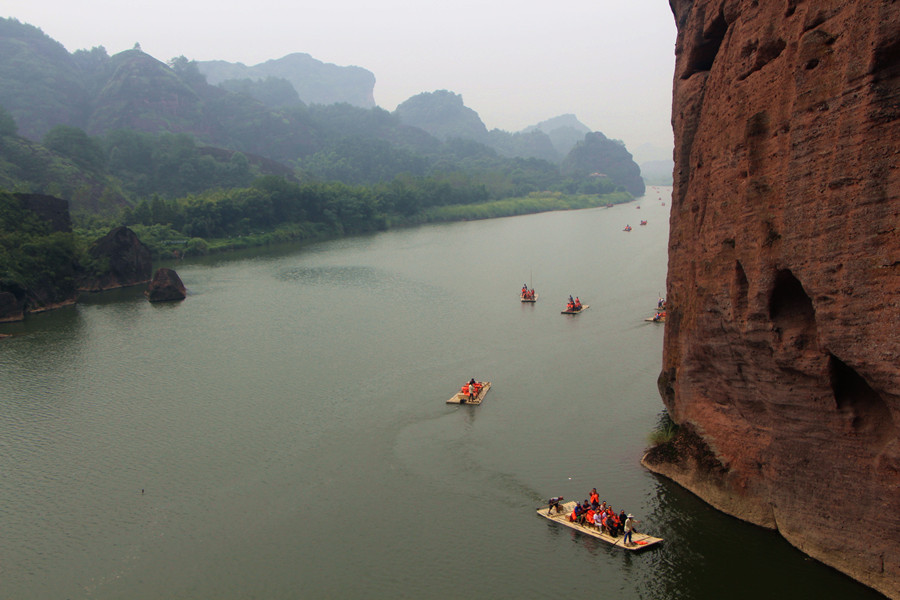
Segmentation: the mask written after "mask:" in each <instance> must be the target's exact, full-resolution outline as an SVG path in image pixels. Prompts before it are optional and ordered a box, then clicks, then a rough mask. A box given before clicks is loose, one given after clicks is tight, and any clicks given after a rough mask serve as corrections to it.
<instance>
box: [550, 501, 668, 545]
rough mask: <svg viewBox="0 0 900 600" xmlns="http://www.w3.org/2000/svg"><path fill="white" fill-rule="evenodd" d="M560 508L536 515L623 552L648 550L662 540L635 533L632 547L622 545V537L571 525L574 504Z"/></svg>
mask: <svg viewBox="0 0 900 600" xmlns="http://www.w3.org/2000/svg"><path fill="white" fill-rule="evenodd" d="M560 508H562V512H559V513H552V514H549V515H548V514H547V508H546V507H545V508H539V509H538V510H537V514H538V515H540V516H542V517H544V518H545V519H548V520H550V521H553V522H554V523H559V524H560V525H565V526H566V527H568V528H569V529H574V530H575V531H577V532H579V533H583V534H584V535H589V536H591V537H593V538H597V539H598V540H603V541H604V542H606V543H607V544H612V545H613V546H615V547H616V548H622V549H623V550H630V551H631V552H638V551H640V550H644V549H646V548H650V547H651V546H655V545H656V544H658V543H660V542H662V538H658V537H653V536H651V535H647V534H646V533H638V532H637V531H635V532H634V533H632V534H631V540H632V542H633V543H632V545H630V546H626V545H625V544H623V543H622V540H623V539H624V536H621V535H620V536H619V537H612V536H611V535H609V534H608V533H601V532H600V530H599V529H595V528H594V527H585V526H584V525H579V524H578V523H572V522H571V521H569V515H570V514H572V511H573V510H574V509H575V502H566V503H565V504H560Z"/></svg>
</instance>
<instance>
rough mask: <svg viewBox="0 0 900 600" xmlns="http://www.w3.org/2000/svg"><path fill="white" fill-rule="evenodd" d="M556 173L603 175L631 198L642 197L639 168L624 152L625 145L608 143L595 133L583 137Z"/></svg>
mask: <svg viewBox="0 0 900 600" xmlns="http://www.w3.org/2000/svg"><path fill="white" fill-rule="evenodd" d="M560 170H561V171H562V173H563V174H564V175H568V176H570V177H575V178H580V177H592V176H594V177H597V176H606V177H609V178H610V179H611V180H612V181H615V182H616V183H618V184H620V185H622V186H624V187H625V189H626V190H627V191H628V193H630V194H632V195H633V196H643V195H644V191H645V186H644V180H643V179H641V169H640V167H638V166H637V164H635V162H634V159H633V158H632V157H631V154H629V153H628V150H626V149H625V144H623V143H622V142H620V141H619V140H611V139H609V138H607V137H606V136H605V135H603V134H602V133H600V132H599V131H598V132H594V133H589V134H587V135H585V136H584V140H583V141H581V142H578V144H576V146H575V147H574V148H573V149H572V151H571V152H569V155H568V156H567V157H566V159H565V160H564V161H563V162H562V165H560Z"/></svg>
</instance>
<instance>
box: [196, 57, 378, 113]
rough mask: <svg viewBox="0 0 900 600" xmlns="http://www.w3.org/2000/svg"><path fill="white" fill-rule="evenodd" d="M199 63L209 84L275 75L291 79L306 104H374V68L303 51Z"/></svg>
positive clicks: (368, 105)
mask: <svg viewBox="0 0 900 600" xmlns="http://www.w3.org/2000/svg"><path fill="white" fill-rule="evenodd" d="M197 67H198V68H199V69H200V72H201V73H202V74H203V75H204V76H205V77H206V80H207V82H209V83H210V85H219V84H221V83H222V82H225V81H228V80H234V79H237V80H240V79H250V80H263V79H266V78H269V77H275V78H280V79H284V80H286V81H289V82H290V83H291V85H292V86H294V89H295V90H296V91H297V95H298V96H299V97H300V100H301V101H302V102H304V103H305V104H336V103H340V102H346V103H347V104H350V105H351V106H358V107H360V108H374V107H375V95H374V90H375V75H374V74H373V73H372V72H371V71H368V70H366V69H363V68H362V67H356V66H348V67H342V66H339V65H335V64H331V63H324V62H321V61H319V60H316V59H315V58H313V57H312V56H310V55H309V54H306V53H303V52H295V53H293V54H288V55H286V56H283V57H281V58H276V59H273V60H267V61H266V62H264V63H259V64H257V65H253V66H249V67H248V66H246V65H244V64H243V63H231V62H226V61H223V60H211V61H197Z"/></svg>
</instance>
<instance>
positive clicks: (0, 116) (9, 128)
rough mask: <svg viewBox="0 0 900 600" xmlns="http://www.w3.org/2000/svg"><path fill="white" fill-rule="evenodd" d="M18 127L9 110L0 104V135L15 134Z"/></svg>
mask: <svg viewBox="0 0 900 600" xmlns="http://www.w3.org/2000/svg"><path fill="white" fill-rule="evenodd" d="M18 130H19V127H18V125H16V120H15V119H13V116H12V115H11V114H9V111H8V110H6V109H5V108H3V107H2V106H0V136H4V135H16V133H17V132H18Z"/></svg>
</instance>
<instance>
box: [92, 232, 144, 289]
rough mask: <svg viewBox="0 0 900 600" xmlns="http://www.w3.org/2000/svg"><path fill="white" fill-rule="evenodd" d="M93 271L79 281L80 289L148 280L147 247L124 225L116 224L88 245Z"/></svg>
mask: <svg viewBox="0 0 900 600" xmlns="http://www.w3.org/2000/svg"><path fill="white" fill-rule="evenodd" d="M88 254H89V255H90V257H91V259H92V260H93V261H94V262H95V263H96V265H97V271H96V272H95V273H93V274H89V275H86V276H85V277H84V278H83V280H82V281H81V282H80V284H79V289H81V290H82V291H89V292H99V291H102V290H110V289H113V288H120V287H127V286H131V285H139V284H142V283H147V282H148V281H150V275H151V273H152V272H153V271H152V269H153V264H152V257H151V254H150V250H149V248H147V246H145V245H144V244H143V242H141V240H140V239H138V236H137V235H136V234H135V233H134V232H133V231H132V230H131V229H129V228H127V227H116V228H115V229H113V230H112V231H110V232H109V233H108V234H106V235H105V236H103V237H102V238H100V239H99V240H97V241H96V242H94V243H93V245H91V247H90V248H89V249H88Z"/></svg>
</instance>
